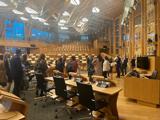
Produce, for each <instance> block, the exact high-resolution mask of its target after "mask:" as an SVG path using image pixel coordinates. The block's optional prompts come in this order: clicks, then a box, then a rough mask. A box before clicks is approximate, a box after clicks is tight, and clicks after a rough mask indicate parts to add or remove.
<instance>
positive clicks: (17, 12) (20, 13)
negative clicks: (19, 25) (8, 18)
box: [12, 9, 24, 15]
mask: <svg viewBox="0 0 160 120" xmlns="http://www.w3.org/2000/svg"><path fill="white" fill-rule="evenodd" d="M12 12H13V13H15V14H17V15H23V14H24V13H23V12H21V11H18V10H16V9H13V10H12Z"/></svg>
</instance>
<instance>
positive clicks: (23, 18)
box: [20, 17, 28, 21]
mask: <svg viewBox="0 0 160 120" xmlns="http://www.w3.org/2000/svg"><path fill="white" fill-rule="evenodd" d="M20 19H21V20H23V21H28V19H27V18H25V17H20Z"/></svg>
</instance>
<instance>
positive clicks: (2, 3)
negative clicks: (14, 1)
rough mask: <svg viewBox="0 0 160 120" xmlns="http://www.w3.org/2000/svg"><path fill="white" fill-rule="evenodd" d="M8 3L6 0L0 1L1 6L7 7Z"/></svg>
mask: <svg viewBox="0 0 160 120" xmlns="http://www.w3.org/2000/svg"><path fill="white" fill-rule="evenodd" d="M7 6H8V5H7V4H6V3H5V2H2V1H0V7H7Z"/></svg>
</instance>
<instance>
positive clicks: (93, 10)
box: [92, 7, 100, 13]
mask: <svg viewBox="0 0 160 120" xmlns="http://www.w3.org/2000/svg"><path fill="white" fill-rule="evenodd" d="M92 12H93V13H99V12H100V9H99V8H97V7H93V8H92Z"/></svg>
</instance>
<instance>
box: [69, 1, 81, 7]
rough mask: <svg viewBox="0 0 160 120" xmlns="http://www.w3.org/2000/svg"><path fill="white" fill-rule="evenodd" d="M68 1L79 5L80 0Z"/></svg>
mask: <svg viewBox="0 0 160 120" xmlns="http://www.w3.org/2000/svg"><path fill="white" fill-rule="evenodd" d="M70 3H71V4H72V5H76V6H77V5H80V0H70Z"/></svg>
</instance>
